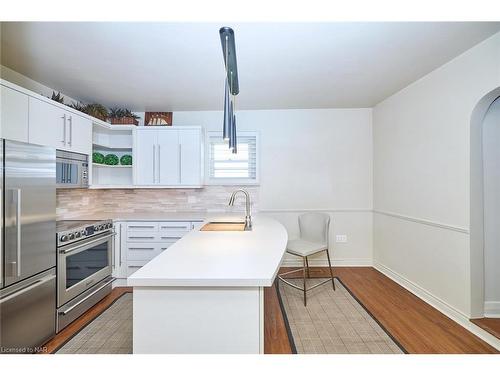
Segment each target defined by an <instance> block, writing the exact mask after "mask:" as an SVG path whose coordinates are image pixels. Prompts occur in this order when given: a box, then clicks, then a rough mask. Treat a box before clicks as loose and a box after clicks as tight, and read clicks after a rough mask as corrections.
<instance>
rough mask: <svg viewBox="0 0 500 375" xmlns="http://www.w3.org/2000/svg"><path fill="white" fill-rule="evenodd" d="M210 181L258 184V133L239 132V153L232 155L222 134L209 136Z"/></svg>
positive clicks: (222, 183) (216, 182) (212, 182)
mask: <svg viewBox="0 0 500 375" xmlns="http://www.w3.org/2000/svg"><path fill="white" fill-rule="evenodd" d="M208 142H209V147H208V153H209V155H208V173H207V175H208V179H209V183H211V184H221V185H225V184H256V183H258V160H257V155H258V152H257V149H258V144H257V143H258V133H257V132H239V133H238V152H237V153H236V154H233V153H231V151H230V150H229V147H228V145H227V142H225V141H224V140H223V139H222V134H220V133H212V132H210V133H209V135H208Z"/></svg>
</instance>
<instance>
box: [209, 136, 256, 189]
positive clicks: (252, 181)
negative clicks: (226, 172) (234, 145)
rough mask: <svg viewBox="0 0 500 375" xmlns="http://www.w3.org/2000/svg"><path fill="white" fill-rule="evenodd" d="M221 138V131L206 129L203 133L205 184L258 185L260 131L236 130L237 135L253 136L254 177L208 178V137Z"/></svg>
mask: <svg viewBox="0 0 500 375" xmlns="http://www.w3.org/2000/svg"><path fill="white" fill-rule="evenodd" d="M214 136H216V137H220V138H222V132H220V131H211V130H207V131H206V134H205V139H206V143H205V146H206V147H205V160H206V163H205V185H218V186H234V185H240V186H256V185H260V132H259V131H257V130H253V131H238V136H242V137H245V136H251V137H252V136H253V137H255V179H250V178H228V179H216V178H215V179H214V178H210V163H211V160H210V137H214Z"/></svg>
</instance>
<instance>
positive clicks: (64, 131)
mask: <svg viewBox="0 0 500 375" xmlns="http://www.w3.org/2000/svg"><path fill="white" fill-rule="evenodd" d="M61 118H62V119H63V139H62V141H61V143H62V144H63V145H65V146H66V114H64V115H63V116H62V117H61Z"/></svg>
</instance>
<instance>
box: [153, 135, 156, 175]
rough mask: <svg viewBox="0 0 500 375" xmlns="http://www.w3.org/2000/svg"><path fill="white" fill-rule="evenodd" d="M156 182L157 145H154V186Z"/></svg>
mask: <svg viewBox="0 0 500 375" xmlns="http://www.w3.org/2000/svg"><path fill="white" fill-rule="evenodd" d="M155 182H156V145H153V184H154V183H155Z"/></svg>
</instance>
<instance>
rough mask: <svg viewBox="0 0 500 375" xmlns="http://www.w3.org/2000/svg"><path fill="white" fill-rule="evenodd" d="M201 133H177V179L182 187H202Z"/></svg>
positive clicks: (186, 130) (184, 130) (193, 130)
mask: <svg viewBox="0 0 500 375" xmlns="http://www.w3.org/2000/svg"><path fill="white" fill-rule="evenodd" d="M200 145H201V131H200V130H197V129H183V130H180V131H179V149H180V151H179V155H180V160H179V169H180V176H179V179H180V181H181V184H182V185H202V173H201V171H202V163H201V160H202V159H201V147H200Z"/></svg>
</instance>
